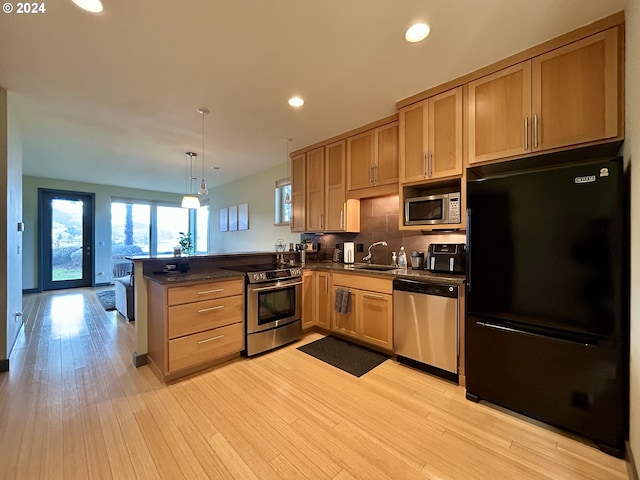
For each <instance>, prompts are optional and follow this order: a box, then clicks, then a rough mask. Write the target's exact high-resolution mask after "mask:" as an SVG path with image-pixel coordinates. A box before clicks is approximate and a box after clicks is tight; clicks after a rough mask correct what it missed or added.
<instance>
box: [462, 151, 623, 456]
mask: <svg viewBox="0 0 640 480" xmlns="http://www.w3.org/2000/svg"><path fill="white" fill-rule="evenodd" d="M624 185H625V184H624V181H623V162H622V158H615V159H608V160H599V161H595V162H584V163H580V164H571V165H568V166H567V165H565V166H557V167H553V168H546V169H540V170H523V171H515V172H502V173H501V174H499V175H495V176H489V177H487V178H483V179H478V180H469V181H468V182H467V195H468V196H467V207H468V212H467V214H468V225H467V246H468V252H467V258H468V260H467V262H468V265H467V268H468V271H467V275H468V285H467V315H466V323H465V342H466V344H465V345H466V346H465V351H466V389H467V398H468V399H470V400H474V401H478V400H486V401H489V402H492V403H495V404H498V405H501V406H504V407H506V408H508V409H511V410H513V411H516V412H519V413H522V414H524V415H527V416H529V417H532V418H535V419H538V420H541V421H543V422H545V423H548V424H552V425H555V426H559V427H561V428H564V429H567V430H570V431H572V432H575V433H578V434H580V435H582V436H584V437H587V438H589V439H591V440H593V441H594V442H595V443H596V444H597V445H598V447H600V448H601V449H602V450H603V451H606V452H608V453H610V454H612V455H616V456H622V455H623V453H624V452H623V447H624V441H625V437H626V436H627V429H628V336H629V320H628V307H627V305H628V289H629V287H628V277H627V272H628V245H629V241H628V233H627V227H626V225H627V223H628V221H627V217H628V216H627V213H626V211H627V205H626V204H627V200H626V195H625V187H624Z"/></svg>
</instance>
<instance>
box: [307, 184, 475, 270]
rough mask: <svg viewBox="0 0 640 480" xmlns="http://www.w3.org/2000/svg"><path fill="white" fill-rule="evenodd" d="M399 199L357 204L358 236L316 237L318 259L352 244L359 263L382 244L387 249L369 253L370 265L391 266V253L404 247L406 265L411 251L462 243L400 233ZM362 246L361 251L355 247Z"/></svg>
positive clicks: (461, 238) (450, 236)
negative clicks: (358, 214) (380, 242)
mask: <svg viewBox="0 0 640 480" xmlns="http://www.w3.org/2000/svg"><path fill="white" fill-rule="evenodd" d="M399 202H400V200H399V197H398V195H392V196H388V197H378V198H366V199H363V200H361V202H360V233H332V234H325V235H318V236H316V241H317V244H318V258H319V259H320V260H331V259H332V258H333V253H334V250H335V248H336V244H340V243H342V242H349V241H353V242H355V243H356V258H355V260H356V262H361V261H362V257H364V256H365V255H366V254H367V248H368V247H369V245H371V244H372V243H374V242H379V241H382V240H385V241H386V242H387V244H388V245H387V246H386V247H384V246H375V247H373V249H372V250H371V253H372V258H371V263H380V264H390V263H391V252H396V254H397V252H398V251H399V250H400V247H401V246H404V249H405V251H406V252H407V261H408V260H409V256H410V255H411V252H412V251H422V252H425V254H426V252H427V248H428V246H429V244H430V243H465V234H464V232H462V233H438V234H425V235H423V234H422V233H421V232H413V231H405V230H399V228H398V221H399V218H398V212H399V211H400V204H399ZM359 244H360V245H362V247H363V248H362V251H358V246H359Z"/></svg>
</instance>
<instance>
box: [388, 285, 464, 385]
mask: <svg viewBox="0 0 640 480" xmlns="http://www.w3.org/2000/svg"><path fill="white" fill-rule="evenodd" d="M393 338H394V340H393V342H394V351H395V353H396V354H397V355H398V361H399V362H402V363H406V364H408V365H411V366H414V367H418V368H421V369H423V370H425V371H428V372H430V373H434V374H436V375H439V376H441V377H444V378H447V379H448V380H452V381H455V382H457V381H458V286H457V285H450V284H446V285H445V284H431V283H425V282H420V281H415V280H405V279H399V278H398V279H395V280H394V281H393Z"/></svg>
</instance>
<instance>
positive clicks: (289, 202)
mask: <svg viewBox="0 0 640 480" xmlns="http://www.w3.org/2000/svg"><path fill="white" fill-rule="evenodd" d="M285 140H286V141H287V177H289V163H290V161H291V159H290V158H289V142H290V141H291V139H290V138H285ZM290 190H291V189H289V190H287V194H286V195H285V196H284V203H286V204H287V205H290V204H291V193H290Z"/></svg>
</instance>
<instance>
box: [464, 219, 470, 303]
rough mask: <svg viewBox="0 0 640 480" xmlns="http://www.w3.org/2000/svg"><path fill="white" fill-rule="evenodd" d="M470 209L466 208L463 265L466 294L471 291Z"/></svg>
mask: <svg viewBox="0 0 640 480" xmlns="http://www.w3.org/2000/svg"><path fill="white" fill-rule="evenodd" d="M469 240H471V209H470V208H467V238H466V241H467V255H466V259H467V264H466V265H465V268H466V271H467V292H470V291H471V242H470V241H469Z"/></svg>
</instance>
